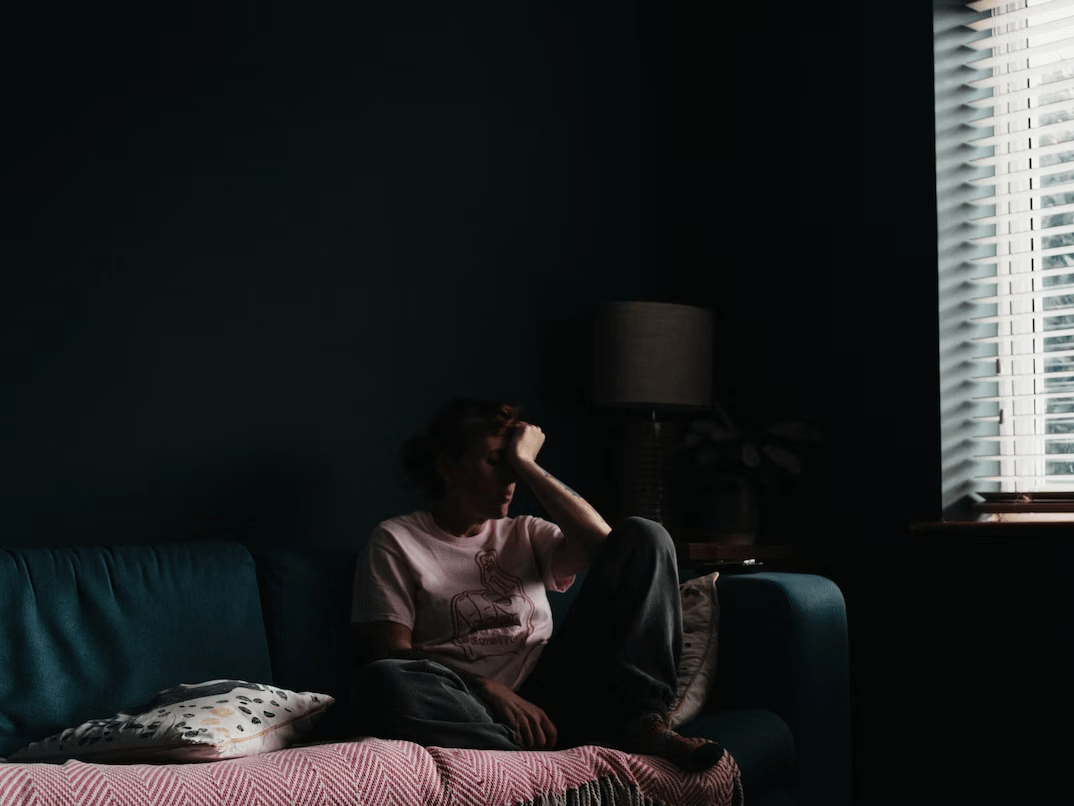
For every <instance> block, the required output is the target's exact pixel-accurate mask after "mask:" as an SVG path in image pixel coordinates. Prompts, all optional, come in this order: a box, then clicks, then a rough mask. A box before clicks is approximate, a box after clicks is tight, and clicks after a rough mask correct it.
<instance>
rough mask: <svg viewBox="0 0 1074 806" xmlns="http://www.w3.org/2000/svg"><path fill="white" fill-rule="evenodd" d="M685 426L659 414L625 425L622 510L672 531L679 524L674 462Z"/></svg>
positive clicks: (621, 474) (631, 421) (631, 420)
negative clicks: (674, 501) (673, 488)
mask: <svg viewBox="0 0 1074 806" xmlns="http://www.w3.org/2000/svg"><path fill="white" fill-rule="evenodd" d="M681 441H682V427H681V426H680V425H679V424H678V423H676V422H661V421H660V420H657V419H656V418H655V416H652V415H650V416H647V417H646V418H645V419H642V418H640V417H639V418H637V419H633V418H632V419H630V420H629V421H628V422H627V423H626V426H625V429H624V433H623V442H622V453H623V455H622V463H621V464H620V489H619V494H620V501H621V505H620V509H621V510H622V512H623V513H624V514H625V515H638V516H640V517H643V518H649V519H650V520H654V521H656V522H657V523H659V524H661V525H663V526H664V528H665V529H667V530H668V531H672V532H673V530H674V527H675V526H677V523H676V522H675V517H674V510H673V506H672V496H671V480H672V477H673V473H672V470H673V468H672V461H673V459H674V454H675V450H676V449H677V448H678V446H679V443H680V442H681Z"/></svg>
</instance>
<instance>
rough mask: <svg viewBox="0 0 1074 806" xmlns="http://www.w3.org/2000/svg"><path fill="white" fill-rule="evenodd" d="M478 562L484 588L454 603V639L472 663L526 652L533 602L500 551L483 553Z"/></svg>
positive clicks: (476, 559)
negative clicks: (503, 564) (502, 564)
mask: <svg viewBox="0 0 1074 806" xmlns="http://www.w3.org/2000/svg"><path fill="white" fill-rule="evenodd" d="M474 560H475V561H476V562H477V567H478V568H479V569H480V571H481V588H480V589H478V590H470V591H464V592H463V593H460V594H457V595H456V596H455V597H454V598H453V599H452V600H451V618H452V621H453V622H454V627H455V637H454V638H453V639H452V640H453V641H454V643H455V644H456V645H457V646H458V647H459V648H460V649H461V650H462V652H463V654H465V656H466V657H467V659H469V660H476V659H477V658H484V657H488V656H490V655H509V654H513V653H519V652H522V651H523V650H524V649H525V645H526V639H527V638H529V636H530V634H531V633H532V632H533V615H534V612H535V611H536V607H535V606H534V604H533V600H532V599H530V598H529V597H528V596H526V594H525V592H524V591H523V590H522V580H521V579H519V578H518V577H516V576H515V575H513V574H509V573H507V572H506V571H504V570H503V568H501V567H500V564H499V562H498V559H497V554H496V549H486V550H485V551H482V552H479V553H478V554H476V555H475V556H474Z"/></svg>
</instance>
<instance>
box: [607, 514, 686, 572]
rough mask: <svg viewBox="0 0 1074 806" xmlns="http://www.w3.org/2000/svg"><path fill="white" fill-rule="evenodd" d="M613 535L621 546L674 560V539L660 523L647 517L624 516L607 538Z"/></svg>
mask: <svg viewBox="0 0 1074 806" xmlns="http://www.w3.org/2000/svg"><path fill="white" fill-rule="evenodd" d="M613 537H614V539H615V541H616V542H618V543H619V544H620V545H621V546H622V547H623V548H628V549H629V550H631V551H635V552H640V553H643V554H646V555H649V556H652V557H653V558H660V557H667V558H669V559H670V560H672V561H673V562H674V560H675V541H674V540H672V538H671V535H670V534H669V533H668V530H667V529H665V528H664V526H663V525H662V524H660V523H657V522H656V521H654V520H650V519H649V518H642V517H640V516H638V515H631V516H630V517H628V518H624V519H623V521H622V522H621V523H620V524H619V526H618V527H617V528H615V529H613V530H612V533H611V534H610V535H609V538H613Z"/></svg>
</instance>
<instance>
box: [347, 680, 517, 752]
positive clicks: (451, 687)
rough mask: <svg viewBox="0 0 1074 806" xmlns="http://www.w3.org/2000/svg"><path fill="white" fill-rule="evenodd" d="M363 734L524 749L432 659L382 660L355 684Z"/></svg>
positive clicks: (428, 744)
mask: <svg viewBox="0 0 1074 806" xmlns="http://www.w3.org/2000/svg"><path fill="white" fill-rule="evenodd" d="M355 697H356V699H355V701H356V702H357V703H359V705H358V708H359V710H360V712H361V722H360V724H359V728H360V730H361V732H362V733H363V734H367V735H371V736H377V737H379V738H382V739H402V740H405V741H409V742H415V743H417V744H420V745H423V746H426V747H431V746H437V747H469V748H473V749H477V750H520V749H521V747H520V746H519V745H518V744H517V743H516V742H515V738H514V732H513V731H512V730H511V729H510V728H509V727H508V726H507V725H504V724H503V723H500V722H497V721H496V720H495V719H493V717H492V715H491V714H490V713H489V711H488V709H487V708H486V707H485V704H484V703H483V702H482V701H481V700H480V699H479V698H478V697H477V696H476V695H474V694H473V693H472V692H471V691H470V690H469V689H468V688H467V687H466V684H465V683H463V681H462V679H461V678H460V677H459V676H458V675H457V674H455V673H454V672H453V671H451V670H450V669H448V668H446V667H444V666H442V665H440V664H439V663H435V662H433V661H429V660H379V661H374V662H372V663H369V664H367V665H366V666H364V667H362V668H361V669H360V670H359V671H358V674H357V677H356V679H355Z"/></svg>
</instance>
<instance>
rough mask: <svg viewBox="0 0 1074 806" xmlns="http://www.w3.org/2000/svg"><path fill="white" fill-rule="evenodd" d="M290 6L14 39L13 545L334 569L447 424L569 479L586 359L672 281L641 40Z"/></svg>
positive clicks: (549, 10) (468, 15)
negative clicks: (315, 547)
mask: <svg viewBox="0 0 1074 806" xmlns="http://www.w3.org/2000/svg"><path fill="white" fill-rule="evenodd" d="M280 5H281V8H279V9H275V8H274V7H272V6H269V5H266V4H260V5H259V6H256V7H255V6H254V5H253V4H250V5H249V6H248V8H247V11H246V12H244V13H243V14H240V13H238V12H237V11H236V12H232V13H231V14H232V15H231V17H230V18H228V17H227V16H226V15H227V12H225V13H224V16H223V17H222V16H221V15H220V13H219V12H217V11H215V10H214V11H213V12H212V14H211V15H207V16H199V14H198V13H196V12H194V11H190V10H184V12H183V14H184V16H180V17H171V18H167V17H165V16H164V14H163V12H161V13H160V14H159V15H157V14H155V13H154V12H148V14H149V15H150V16H149V17H147V16H146V14H147V12H145V11H143V10H139V8H138V7H136V6H134V5H133V4H132V6H131V9H126V10H122V11H120V10H113V11H112V12H100V11H87V10H85V9H83V10H82V11H81V12H78V11H74V12H72V13H76V14H78V13H81V14H85V15H87V18H85V19H79V18H77V17H68V18H67V19H66V20H64V21H63V22H57V21H56V20H55V19H54V18H53V17H52V16H51V13H46V12H45V11H40V12H33V11H30V12H26V13H25V14H26V15H27V16H25V18H24V19H23V20H21V21H20V22H21V26H20V29H19V37H18V39H19V40H20V41H19V42H18V43H16V44H18V45H19V46H18V48H17V49H16V50H15V51H13V52H10V53H9V54H8V56H7V58H6V63H5V67H6V68H8V73H7V75H8V78H7V80H6V82H5V91H6V92H7V100H6V101H5V103H6V104H7V108H6V110H5V112H6V113H7V114H6V117H7V120H8V122H9V127H8V129H7V132H6V134H5V141H4V149H3V155H4V165H5V180H6V187H5V193H4V197H5V203H4V210H3V213H4V232H5V239H4V243H3V245H2V246H0V248H2V249H3V251H4V254H3V263H4V264H5V270H4V272H3V277H2V278H0V300H2V308H0V310H2V322H0V338H2V341H0V349H2V350H3V352H2V354H0V355H2V360H3V367H4V382H5V384H6V388H7V391H6V393H5V394H4V395H3V397H2V398H0V427H2V431H3V451H2V458H0V490H2V491H0V499H2V502H3V508H4V512H5V527H4V540H5V542H10V543H52V542H56V543H59V542H64V543H67V542H97V541H101V540H127V539H138V538H144V537H150V538H158V537H164V536H185V535H186V534H188V533H190V532H191V531H195V532H197V533H202V534H204V533H208V534H214V533H215V534H219V535H221V536H225V535H229V534H230V535H235V536H239V537H241V538H243V539H254V540H258V541H268V542H308V543H310V544H319V545H337V544H345V543H347V542H348V541H350V540H353V539H354V538H355V537H356V536H357V535H359V534H362V535H364V534H367V533H368V531H369V529H370V528H371V527H372V525H373V524H375V522H376V521H377V520H378V519H380V518H382V517H385V516H387V515H389V514H393V513H394V512H396V511H398V509H399V508H400V507H401V506H405V505H406V503H407V501H408V499H407V498H406V497H405V496H404V495H403V494H402V493H401V492H400V491H399V490H398V487H397V484H396V478H395V477H394V476H393V470H394V467H393V466H392V465H391V460H392V458H393V457H394V453H395V450H396V448H397V446H398V444H399V443H400V442H401V441H402V439H403V438H404V437H405V436H406V435H408V434H409V433H410V432H411V431H412V430H413V429H414V428H416V427H417V426H419V425H421V424H423V422H424V420H425V419H426V418H427V416H428V414H429V413H430V412H431V411H432V409H433V408H434V407H435V406H436V405H438V404H439V403H441V402H443V401H444V400H445V399H446V398H448V397H449V396H451V395H453V394H467V393H473V394H487V395H512V396H516V397H519V398H521V399H522V400H523V401H524V402H526V403H528V404H529V405H530V406H531V407H532V408H533V410H534V413H535V415H538V416H541V417H543V418H544V422H545V423H546V424H547V425H549V426H551V430H550V438H549V442H548V445H547V448H546V456H547V458H548V461H549V463H551V464H553V465H559V466H560V467H562V466H564V465H567V464H573V463H577V462H581V459H579V457H578V456H577V455H576V454H577V450H576V447H575V446H576V445H577V444H579V443H580V440H579V438H578V435H577V433H576V430H577V429H578V428H584V427H585V426H584V425H579V423H580V422H581V421H579V420H578V418H577V410H578V408H579V406H583V405H584V402H585V394H586V390H585V389H584V383H585V370H584V362H585V361H587V360H588V344H582V343H579V339H583V338H584V328H585V323H586V321H587V319H588V315H589V312H590V309H591V307H592V305H593V304H595V303H596V302H598V301H599V300H601V299H614V298H635V297H637V296H638V295H639V294H641V293H642V292H643V290H645V282H646V281H643V279H642V278H643V271H645V270H646V268H647V264H648V263H651V257H652V256H651V254H650V252H651V246H650V245H649V244H651V242H652V233H650V232H647V230H646V226H645V224H644V216H643V213H644V210H645V208H646V205H647V204H648V201H647V198H648V194H647V193H646V192H645V188H646V186H647V184H648V183H650V182H651V177H652V176H653V174H654V173H655V168H654V167H653V164H652V160H651V159H650V157H648V156H647V153H651V151H647V149H649V148H650V145H651V143H650V141H651V137H650V135H649V134H648V132H647V125H646V123H645V121H646V119H647V112H646V110H647V109H648V108H649V106H651V104H652V103H653V101H652V98H653V96H654V94H655V92H656V88H655V87H654V86H653V84H652V82H651V81H650V80H649V79H648V78H647V77H646V76H647V73H646V72H645V71H646V70H659V69H661V68H660V65H661V64H662V63H663V60H664V56H663V54H662V53H661V52H660V47H661V45H660V43H659V41H658V40H654V39H653V38H652V37H650V36H648V35H646V34H645V33H644V29H645V25H644V24H643V22H644V21H643V20H642V19H641V16H642V15H641V14H640V13H639V12H638V11H637V9H635V8H634V7H633V6H632V4H616V3H610V2H607V3H589V4H585V3H579V4H573V3H572V4H557V5H559V6H561V7H557V6H556V5H552V4H524V5H520V4H492V3H488V4H463V5H462V6H455V5H450V6H449V5H447V4H441V3H420V4H417V5H415V4H405V3H398V4H395V3H383V4H363V3H354V4H313V5H314V6H315V7H316V8H315V10H310V9H306V10H302V9H300V8H299V7H298V5H301V4H298V5H296V4H287V6H286V8H283V7H282V6H283V4H280ZM330 6H331V7H332V11H331V13H328V12H326V11H325V9H327V8H329V7H330ZM337 6H338V7H337ZM90 14H92V15H93V18H92V19H90V18H88V15H90ZM285 14H286V15H287V16H285ZM646 64H648V65H649V67H646V66H645V65H646Z"/></svg>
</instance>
